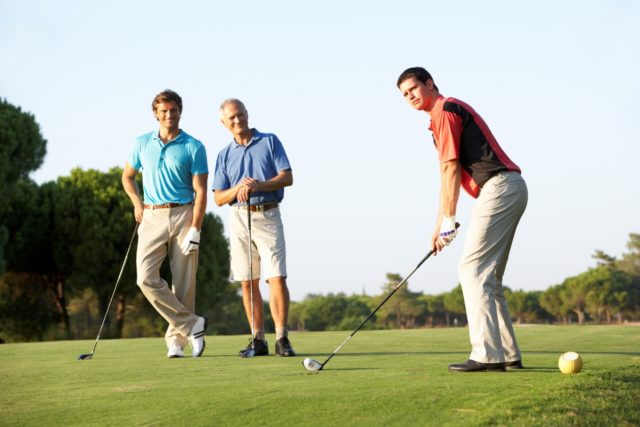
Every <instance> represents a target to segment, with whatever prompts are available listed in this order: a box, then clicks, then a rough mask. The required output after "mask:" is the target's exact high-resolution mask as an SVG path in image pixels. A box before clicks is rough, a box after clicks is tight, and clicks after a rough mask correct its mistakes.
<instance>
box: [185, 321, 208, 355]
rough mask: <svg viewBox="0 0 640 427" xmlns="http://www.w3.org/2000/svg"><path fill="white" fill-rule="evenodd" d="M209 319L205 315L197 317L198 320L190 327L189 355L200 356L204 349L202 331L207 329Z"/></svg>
mask: <svg viewBox="0 0 640 427" xmlns="http://www.w3.org/2000/svg"><path fill="white" fill-rule="evenodd" d="M208 323H209V321H208V319H207V318H206V317H198V321H197V322H196V324H195V325H193V328H191V334H190V335H189V344H191V356H192V357H200V356H201V355H202V352H203V351H204V346H205V342H204V331H205V329H207V325H208Z"/></svg>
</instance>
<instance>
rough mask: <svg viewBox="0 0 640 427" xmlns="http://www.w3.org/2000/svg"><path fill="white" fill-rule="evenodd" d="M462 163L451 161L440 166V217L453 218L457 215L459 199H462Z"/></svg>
mask: <svg viewBox="0 0 640 427" xmlns="http://www.w3.org/2000/svg"><path fill="white" fill-rule="evenodd" d="M461 173H462V171H461V169H460V163H459V162H457V161H455V160H454V161H450V162H446V163H443V164H442V165H440V176H441V180H442V182H441V188H440V211H439V213H440V215H439V218H442V216H443V215H444V216H448V217H453V216H455V214H456V208H457V206H458V199H459V197H460V180H461Z"/></svg>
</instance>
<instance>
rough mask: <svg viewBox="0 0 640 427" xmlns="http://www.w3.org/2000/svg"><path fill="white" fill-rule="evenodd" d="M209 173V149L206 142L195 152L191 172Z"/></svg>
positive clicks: (195, 173)
mask: <svg viewBox="0 0 640 427" xmlns="http://www.w3.org/2000/svg"><path fill="white" fill-rule="evenodd" d="M205 173H209V166H208V165H207V150H206V148H205V146H204V144H200V146H199V147H198V148H197V149H196V151H195V153H193V162H192V163H191V174H192V175H202V174H205Z"/></svg>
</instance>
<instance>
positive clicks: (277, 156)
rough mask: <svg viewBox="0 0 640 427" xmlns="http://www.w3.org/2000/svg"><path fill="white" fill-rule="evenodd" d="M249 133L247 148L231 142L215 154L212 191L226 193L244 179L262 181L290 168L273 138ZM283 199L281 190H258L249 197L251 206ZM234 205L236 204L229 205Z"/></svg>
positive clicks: (277, 142) (283, 153) (279, 145)
mask: <svg viewBox="0 0 640 427" xmlns="http://www.w3.org/2000/svg"><path fill="white" fill-rule="evenodd" d="M252 131H253V138H251V141H249V143H248V144H247V145H241V144H238V143H237V142H236V141H235V140H234V141H233V142H231V144H229V145H228V146H226V147H225V148H224V149H222V151H220V153H218V159H217V160H216V171H215V175H214V177H213V191H216V190H227V189H229V188H231V187H233V186H234V185H236V184H238V183H239V182H240V181H241V180H242V178H245V177H251V178H253V179H256V180H258V181H266V180H268V179H271V178H273V177H274V176H276V175H278V173H279V172H282V171H285V170H290V169H291V165H290V164H289V159H288V158H287V153H285V151H284V147H283V146H282V143H281V142H280V140H279V139H278V137H277V136H276V135H274V134H272V133H261V132H258V131H257V130H256V129H252ZM283 198H284V188H282V189H280V190H277V191H258V192H255V193H252V194H251V204H252V205H262V204H265V203H272V202H277V203H280V202H281V201H282V199H283ZM235 204H237V202H233V203H232V205H235Z"/></svg>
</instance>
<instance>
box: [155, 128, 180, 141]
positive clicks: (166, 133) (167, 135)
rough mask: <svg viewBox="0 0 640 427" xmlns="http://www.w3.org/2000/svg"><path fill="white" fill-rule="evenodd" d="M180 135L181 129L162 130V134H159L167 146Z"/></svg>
mask: <svg viewBox="0 0 640 427" xmlns="http://www.w3.org/2000/svg"><path fill="white" fill-rule="evenodd" d="M179 134H180V128H179V127H176V128H163V127H161V128H160V132H158V137H159V138H160V140H162V142H164V143H165V144H166V143H167V142H169V141H172V140H174V139H176V137H177V136H178V135H179Z"/></svg>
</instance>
